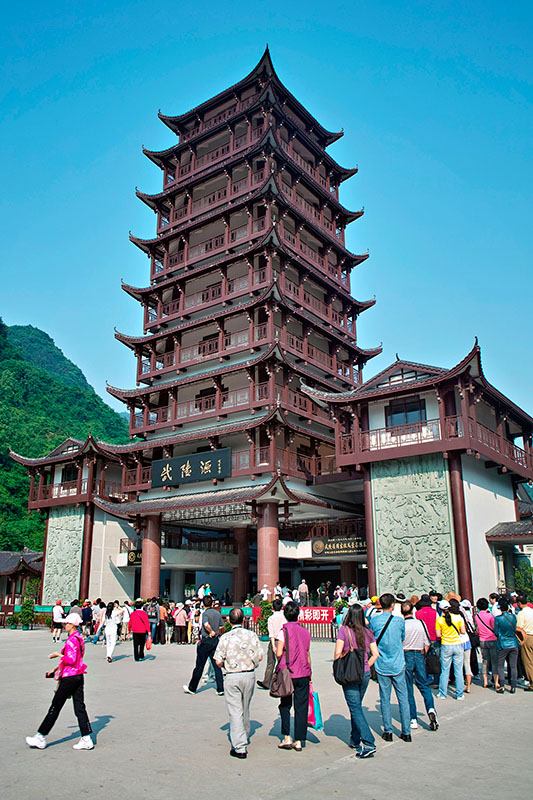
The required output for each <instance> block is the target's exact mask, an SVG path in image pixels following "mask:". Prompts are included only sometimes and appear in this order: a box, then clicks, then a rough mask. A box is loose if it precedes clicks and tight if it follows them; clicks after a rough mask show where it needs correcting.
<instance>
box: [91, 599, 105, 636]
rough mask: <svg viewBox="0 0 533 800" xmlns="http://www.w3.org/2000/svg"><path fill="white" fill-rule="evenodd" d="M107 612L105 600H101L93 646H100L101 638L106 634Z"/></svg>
mask: <svg viewBox="0 0 533 800" xmlns="http://www.w3.org/2000/svg"><path fill="white" fill-rule="evenodd" d="M105 611H106V604H105V603H104V602H103V600H101V601H100V605H99V607H98V613H97V617H96V627H95V632H94V637H93V644H98V642H99V640H100V636H101V635H102V633H103V632H104V617H105Z"/></svg>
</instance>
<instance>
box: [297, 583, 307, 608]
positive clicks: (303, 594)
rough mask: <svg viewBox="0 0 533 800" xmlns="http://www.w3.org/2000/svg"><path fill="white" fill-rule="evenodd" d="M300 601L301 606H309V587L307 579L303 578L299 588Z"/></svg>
mask: <svg viewBox="0 0 533 800" xmlns="http://www.w3.org/2000/svg"><path fill="white" fill-rule="evenodd" d="M298 600H299V602H300V605H301V606H308V605H309V587H308V585H307V583H306V582H305V578H302V582H301V584H300V585H299V586H298Z"/></svg>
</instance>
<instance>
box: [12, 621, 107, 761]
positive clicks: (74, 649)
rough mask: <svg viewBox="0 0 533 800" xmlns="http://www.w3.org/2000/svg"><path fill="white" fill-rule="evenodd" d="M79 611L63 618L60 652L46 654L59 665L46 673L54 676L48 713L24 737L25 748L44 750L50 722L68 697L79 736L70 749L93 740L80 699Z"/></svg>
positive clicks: (82, 670)
mask: <svg viewBox="0 0 533 800" xmlns="http://www.w3.org/2000/svg"><path fill="white" fill-rule="evenodd" d="M81 622H82V620H81V616H80V615H79V614H68V616H66V617H65V619H64V623H63V624H64V626H65V630H66V632H67V640H66V642H65V644H64V646H63V649H62V650H61V652H60V653H50V655H49V656H48V658H59V659H60V661H59V665H58V666H57V667H56V669H54V670H51V671H50V672H47V673H46V677H47V678H52V677H54V676H55V678H56V680H57V688H56V691H55V693H54V697H53V700H52V703H51V705H50V708H49V709H48V713H47V714H46V716H45V718H44V719H43V721H42V722H41V724H40V726H39V728H38V729H37V733H36V734H35V736H27V737H26V744H27V745H28V746H29V747H36V748H37V749H38V750H44V748H45V747H46V737H47V736H48V734H49V733H50V731H51V730H52V728H53V727H54V724H55V722H56V720H57V718H58V716H59V714H60V713H61V709H62V708H63V706H64V705H65V703H66V701H67V700H68V698H69V697H72V703H73V705H74V713H75V715H76V719H77V720H78V725H79V726H80V733H81V739H80V741H79V742H78V743H77V744H74V745H72V747H73V749H74V750H92V749H93V747H94V742H93V740H92V738H91V733H92V728H91V723H90V722H89V717H88V715H87V709H86V708H85V699H84V677H83V676H84V673H85V672H86V671H87V667H86V665H85V664H84V663H83V655H84V653H85V643H84V641H83V636H82V635H81V633H80V631H79V627H80V625H81Z"/></svg>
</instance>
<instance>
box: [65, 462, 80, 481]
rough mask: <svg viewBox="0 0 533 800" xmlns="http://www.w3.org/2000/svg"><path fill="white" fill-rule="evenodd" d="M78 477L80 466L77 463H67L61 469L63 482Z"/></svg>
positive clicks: (74, 479)
mask: <svg viewBox="0 0 533 800" xmlns="http://www.w3.org/2000/svg"><path fill="white" fill-rule="evenodd" d="M77 479H78V468H77V467H76V465H75V464H67V466H66V467H63V469H62V471H61V483H71V482H72V481H76V480H77Z"/></svg>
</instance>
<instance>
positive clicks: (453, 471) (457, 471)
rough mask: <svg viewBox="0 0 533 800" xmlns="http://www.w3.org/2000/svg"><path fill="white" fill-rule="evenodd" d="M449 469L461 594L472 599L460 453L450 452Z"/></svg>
mask: <svg viewBox="0 0 533 800" xmlns="http://www.w3.org/2000/svg"><path fill="white" fill-rule="evenodd" d="M448 469H449V470H450V486H451V494H452V511H453V528H454V534H455V553H456V557H457V577H458V579H459V594H460V595H461V597H464V598H467V599H469V600H472V599H473V593H472V570H471V566H470V548H469V546H468V528H467V525H466V510H465V495H464V489H463V470H462V469H461V455H460V453H457V452H451V453H450V454H449V456H448Z"/></svg>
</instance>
